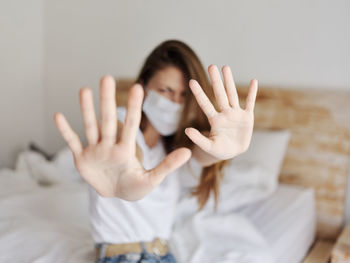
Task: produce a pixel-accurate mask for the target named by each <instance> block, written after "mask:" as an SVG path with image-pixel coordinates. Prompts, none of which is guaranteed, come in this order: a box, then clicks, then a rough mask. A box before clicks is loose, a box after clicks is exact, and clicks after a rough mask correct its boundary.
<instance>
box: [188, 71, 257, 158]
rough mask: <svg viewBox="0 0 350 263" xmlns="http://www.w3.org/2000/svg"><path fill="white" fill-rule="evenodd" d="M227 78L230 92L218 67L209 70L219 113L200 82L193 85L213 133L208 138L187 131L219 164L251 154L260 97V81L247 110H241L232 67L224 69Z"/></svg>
mask: <svg viewBox="0 0 350 263" xmlns="http://www.w3.org/2000/svg"><path fill="white" fill-rule="evenodd" d="M223 75H224V81H225V86H226V89H225V87H224V84H223V83H222V81H221V78H220V73H219V71H218V69H217V67H216V66H211V67H209V76H210V79H211V81H212V84H213V89H214V94H215V97H216V100H217V104H218V107H219V111H216V109H215V108H214V106H213V105H212V103H211V102H210V100H209V99H208V97H207V96H206V95H205V93H204V91H203V90H202V88H201V87H200V86H199V84H198V82H196V81H194V80H192V81H191V82H190V87H191V90H192V92H193V94H194V96H195V97H196V100H197V102H198V103H199V106H200V107H201V109H202V110H203V112H204V113H205V114H206V116H207V117H208V121H209V124H210V127H211V129H210V133H209V136H208V137H205V136H204V135H202V134H201V133H200V132H199V131H198V130H196V129H194V128H188V129H186V134H187V135H188V136H189V138H190V139H191V140H192V141H193V142H194V143H195V144H197V145H198V146H199V147H200V148H201V149H202V150H204V151H205V152H207V153H209V154H210V155H212V156H213V157H215V158H217V159H219V160H225V159H230V158H232V157H234V156H237V155H238V154H240V153H242V152H244V151H246V150H247V148H248V146H249V144H250V140H251V136H252V132H253V126H254V113H253V110H254V104H255V98H256V93H257V81H256V80H252V81H251V83H250V88H249V93H248V96H247V101H246V108H245V109H241V107H240V106H239V100H238V96H237V91H236V87H235V85H234V82H233V77H232V73H231V70H230V68H229V67H224V68H223Z"/></svg>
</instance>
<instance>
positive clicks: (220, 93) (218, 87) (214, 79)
mask: <svg viewBox="0 0 350 263" xmlns="http://www.w3.org/2000/svg"><path fill="white" fill-rule="evenodd" d="M208 72H209V77H210V80H211V83H212V85H213V90H214V94H215V98H216V102H217V103H218V107H219V110H220V111H222V110H224V109H227V108H228V107H229V104H228V99H227V95H226V91H225V87H224V84H223V83H222V80H221V76H220V72H219V69H218V67H217V66H215V65H210V66H209V68H208Z"/></svg>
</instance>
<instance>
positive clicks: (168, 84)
mask: <svg viewBox="0 0 350 263" xmlns="http://www.w3.org/2000/svg"><path fill="white" fill-rule="evenodd" d="M145 88H146V92H147V90H149V89H151V90H154V91H156V92H157V93H158V94H160V95H162V96H164V97H166V98H167V99H169V100H171V101H173V102H175V103H179V104H181V103H183V102H184V101H185V96H186V81H185V77H184V74H183V73H182V71H181V70H180V69H178V68H177V67H174V66H168V67H166V68H164V69H161V70H158V71H157V72H156V73H155V74H154V76H153V77H152V78H151V79H150V80H149V81H148V84H147V86H146V87H145Z"/></svg>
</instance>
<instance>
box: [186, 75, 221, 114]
mask: <svg viewBox="0 0 350 263" xmlns="http://www.w3.org/2000/svg"><path fill="white" fill-rule="evenodd" d="M189 86H190V89H191V91H192V93H193V95H194V96H195V98H196V100H197V102H198V105H199V107H200V108H201V109H202V111H203V112H204V114H205V115H206V116H207V117H208V118H211V117H213V116H214V115H215V114H216V113H217V112H216V110H215V108H214V106H213V104H212V103H211V102H210V100H209V98H208V97H207V95H205V93H204V91H203V89H202V88H201V86H200V85H199V83H198V82H197V81H196V80H194V79H191V80H190V83H189Z"/></svg>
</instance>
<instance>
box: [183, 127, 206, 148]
mask: <svg viewBox="0 0 350 263" xmlns="http://www.w3.org/2000/svg"><path fill="white" fill-rule="evenodd" d="M185 134H186V135H187V136H188V138H190V140H191V141H192V142H193V143H194V144H197V145H198V146H199V147H200V148H201V149H202V150H203V151H205V152H210V149H211V144H212V142H211V140H209V139H208V138H207V137H205V136H204V135H203V134H201V133H200V132H199V131H198V130H197V129H195V128H186V129H185Z"/></svg>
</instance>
